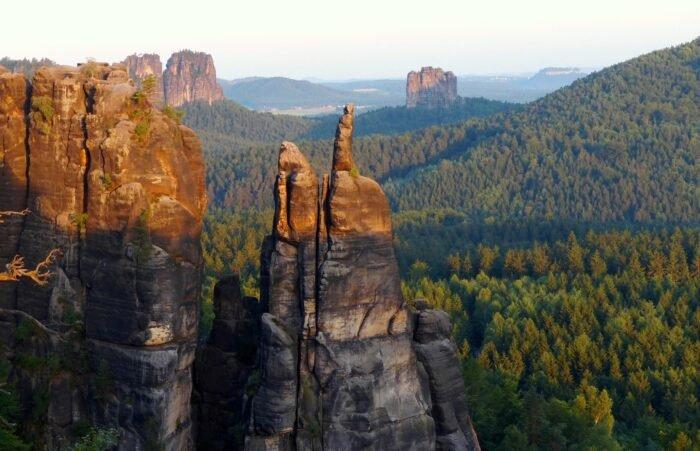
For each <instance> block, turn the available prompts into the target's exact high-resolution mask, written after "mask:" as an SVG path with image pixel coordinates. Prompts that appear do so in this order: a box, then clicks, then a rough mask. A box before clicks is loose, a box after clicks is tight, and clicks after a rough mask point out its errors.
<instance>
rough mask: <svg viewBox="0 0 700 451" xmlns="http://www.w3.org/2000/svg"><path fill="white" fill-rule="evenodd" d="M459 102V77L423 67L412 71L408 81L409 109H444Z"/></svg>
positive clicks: (407, 101) (440, 70)
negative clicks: (418, 70) (417, 70)
mask: <svg viewBox="0 0 700 451" xmlns="http://www.w3.org/2000/svg"><path fill="white" fill-rule="evenodd" d="M456 100H457V77H455V75H454V74H453V73H452V72H445V71H443V70H442V69H440V68H432V67H423V68H422V69H421V70H420V72H415V71H411V72H409V73H408V77H407V79H406V106H407V107H408V108H415V107H426V108H444V107H447V106H449V105H451V104H453V103H454V102H455V101H456Z"/></svg>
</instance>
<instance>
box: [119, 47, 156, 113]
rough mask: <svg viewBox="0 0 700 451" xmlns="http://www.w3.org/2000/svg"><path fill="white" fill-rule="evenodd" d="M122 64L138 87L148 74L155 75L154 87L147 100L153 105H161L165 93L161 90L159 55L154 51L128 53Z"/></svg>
mask: <svg viewBox="0 0 700 451" xmlns="http://www.w3.org/2000/svg"><path fill="white" fill-rule="evenodd" d="M124 65H125V66H126V69H127V71H128V72H129V77H131V79H132V80H134V81H135V82H136V85H137V86H139V87H140V86H141V82H142V81H143V79H144V78H146V77H149V76H153V77H155V79H156V87H155V90H154V92H153V93H152V94H151V96H150V97H149V100H150V101H151V103H153V104H154V105H162V104H163V103H164V100H165V94H164V92H163V63H161V61H160V56H158V55H156V54H154V53H145V54H140V55H137V54H134V55H129V56H127V57H126V59H125V60H124Z"/></svg>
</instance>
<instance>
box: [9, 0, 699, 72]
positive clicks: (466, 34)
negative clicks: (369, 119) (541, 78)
mask: <svg viewBox="0 0 700 451" xmlns="http://www.w3.org/2000/svg"><path fill="white" fill-rule="evenodd" d="M0 9H1V11H2V16H3V21H2V26H1V27H0V43H1V44H0V56H3V55H7V56H10V57H15V58H16V57H29V56H37V57H39V56H46V57H49V58H51V59H53V60H56V61H58V62H60V63H65V64H74V63H75V62H78V61H83V60H84V59H85V58H86V57H93V58H96V59H98V60H102V61H117V60H121V59H123V58H124V57H125V56H126V55H128V54H131V53H135V52H138V53H143V52H156V53H159V54H160V55H161V57H162V59H163V63H164V64H165V60H167V57H168V56H169V55H170V53H171V52H173V51H176V50H179V49H182V48H190V49H193V50H201V51H206V52H209V53H211V54H213V55H214V60H215V63H216V66H217V70H218V75H219V76H220V77H221V78H238V77H245V76H251V75H263V76H270V75H281V76H287V77H294V78H305V77H318V78H325V79H346V78H369V77H372V78H374V77H403V76H405V74H406V72H408V71H409V70H411V69H414V68H419V67H420V66H425V65H433V66H441V67H443V68H445V69H450V70H452V71H454V72H455V73H457V74H476V73H505V72H510V73H513V72H529V71H535V70H536V69H538V68H541V67H544V66H553V65H557V66H570V65H571V66H580V67H602V66H607V65H610V64H613V63H616V62H619V61H623V60H625V59H628V58H631V57H634V56H637V55H639V54H642V53H646V52H648V51H650V50H654V49H657V48H662V47H667V46H669V45H675V44H680V43H683V42H686V41H689V40H691V39H693V38H695V37H698V36H700V0H575V1H574V0H480V1H473V0H461V1H457V0H433V1H425V0H422V1H415V0H414V1H412V0H403V1H394V0H339V1H334V0H287V1H271V0H246V1H240V0H233V1H214V0H189V1H178V0H170V1H155V0H138V1H135V0H117V1H104V0H91V1H82V0H51V1H44V0H33V1H32V2H17V1H12V2H3V5H2V6H1V7H0Z"/></svg>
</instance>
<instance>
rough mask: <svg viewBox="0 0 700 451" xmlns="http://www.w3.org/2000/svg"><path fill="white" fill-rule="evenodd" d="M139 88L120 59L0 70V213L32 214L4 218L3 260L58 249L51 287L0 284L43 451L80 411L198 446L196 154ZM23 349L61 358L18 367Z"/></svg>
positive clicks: (156, 441)
mask: <svg viewBox="0 0 700 451" xmlns="http://www.w3.org/2000/svg"><path fill="white" fill-rule="evenodd" d="M136 90H137V88H136V86H135V85H134V83H133V81H131V80H130V79H129V76H128V74H127V71H126V68H125V66H123V65H112V66H110V65H107V64H101V63H88V64H85V65H82V66H80V67H78V68H71V67H61V66H56V67H51V68H42V69H39V70H37V71H36V73H35V75H34V77H33V79H32V80H31V82H28V81H27V80H26V79H25V78H24V76H23V75H19V74H8V73H2V71H1V70H0V100H1V101H0V136H1V137H2V139H0V155H1V157H0V161H2V162H3V165H2V166H1V167H0V210H22V209H25V208H26V209H28V210H31V214H29V215H27V216H25V217H22V218H18V219H16V220H13V221H14V222H12V223H8V224H4V225H3V236H1V237H0V264H4V263H5V262H6V261H7V259H8V258H10V257H11V256H12V255H14V254H16V253H19V254H21V255H23V256H25V258H26V260H27V262H28V263H29V264H33V263H34V262H36V261H39V260H41V259H42V258H43V256H45V255H46V254H47V253H48V252H49V251H50V250H51V249H54V248H59V249H61V251H62V254H63V257H62V259H61V260H60V261H59V262H58V263H57V264H56V265H55V267H54V268H52V269H53V272H54V274H55V276H54V277H53V278H52V279H51V280H50V282H49V283H48V284H47V285H46V286H39V285H36V284H33V283H25V282H21V283H18V284H14V283H12V284H4V285H7V287H3V288H2V289H3V291H1V292H0V330H2V331H3V333H2V334H1V335H0V340H2V344H3V345H4V346H3V347H2V350H3V352H7V353H8V354H7V355H5V356H4V357H6V358H8V359H9V361H11V362H13V364H16V366H15V368H14V371H15V373H14V374H15V377H16V381H17V383H18V385H19V386H20V388H22V396H23V401H25V397H27V399H28V400H29V402H30V404H31V402H32V401H31V399H32V396H35V394H36V393H43V392H44V390H46V393H47V399H48V408H47V410H46V411H45V412H40V415H41V416H40V423H41V424H40V425H41V426H43V427H44V429H41V430H40V429H37V434H39V433H41V434H45V437H42V438H41V439H40V441H41V442H43V443H44V445H45V446H46V447H47V448H50V449H54V448H56V449H58V447H60V446H61V444H62V443H64V442H62V440H64V439H65V437H66V434H68V431H70V430H71V428H72V427H73V426H74V424H75V423H76V422H80V421H82V422H87V423H88V424H92V425H99V426H104V427H116V428H117V429H118V431H119V433H120V446H119V447H120V449H144V447H146V446H151V445H155V446H158V447H163V448H165V449H175V450H179V449H190V448H192V434H191V429H192V424H191V423H192V422H191V420H190V393H191V387H192V381H191V366H192V361H193V358H194V353H195V347H196V338H197V324H198V302H199V291H200V274H199V273H200V269H201V265H202V258H201V250H200V243H199V238H200V232H201V221H202V216H203V214H204V209H205V206H206V197H205V191H204V164H203V158H202V152H201V146H200V143H199V140H198V139H197V137H196V136H195V134H194V132H192V131H191V130H190V129H188V128H186V127H184V126H182V125H178V124H176V123H175V122H173V121H172V120H171V119H169V118H168V117H166V116H165V115H164V114H162V113H161V112H160V111H159V110H157V109H154V108H152V107H151V106H150V104H149V103H148V102H147V101H145V100H144V101H137V100H135V99H136V98H138V96H134V93H135V92H136ZM5 226H7V228H5ZM6 230H7V231H8V232H7V233H5V231H6ZM28 315H31V317H33V318H34V319H36V320H38V321H39V322H40V323H39V322H35V320H33V319H31V320H30V318H31V317H29V316H28ZM27 324H28V325H29V326H31V327H34V330H35V332H36V333H32V334H30V335H29V337H28V338H27V339H26V340H29V341H31V344H32V346H29V347H28V348H27V349H24V350H22V349H20V348H19V346H21V345H22V343H19V341H17V340H16V339H14V338H13V337H17V336H18V334H17V329H18V328H21V327H25V328H26V327H28V326H27ZM32 325H34V326H32ZM68 332H70V334H68ZM42 337H46V340H44V338H42ZM76 337H77V338H76ZM26 340H25V341H26ZM20 351H21V352H29V353H32V355H34V356H36V357H41V358H42V359H44V358H48V357H52V358H53V357H55V358H57V359H58V362H61V364H60V365H59V366H58V367H57V368H55V367H51V368H46V369H43V368H44V367H40V368H39V370H37V369H36V368H34V369H33V370H32V372H29V371H25V369H24V367H23V366H22V361H21V359H19V356H20ZM37 354H38V355H37ZM18 359H19V360H18ZM51 361H55V360H51ZM44 384H46V387H44Z"/></svg>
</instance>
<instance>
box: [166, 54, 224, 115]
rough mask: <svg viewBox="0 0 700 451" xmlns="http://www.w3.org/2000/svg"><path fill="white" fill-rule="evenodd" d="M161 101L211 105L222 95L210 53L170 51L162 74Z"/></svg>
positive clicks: (169, 103)
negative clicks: (162, 88)
mask: <svg viewBox="0 0 700 451" xmlns="http://www.w3.org/2000/svg"><path fill="white" fill-rule="evenodd" d="M163 86H164V89H165V102H166V103H167V104H168V105H171V106H180V105H182V104H185V103H188V102H195V101H198V100H201V101H203V102H207V103H209V104H212V103H213V102H215V101H217V100H221V99H223V98H224V94H223V91H222V90H221V86H219V84H218V82H217V81H216V68H215V67H214V59H213V58H212V57H211V55H208V54H206V53H202V52H193V51H191V50H182V51H180V52H177V53H173V54H172V56H170V59H168V63H167V65H166V68H165V73H164V74H163Z"/></svg>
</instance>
